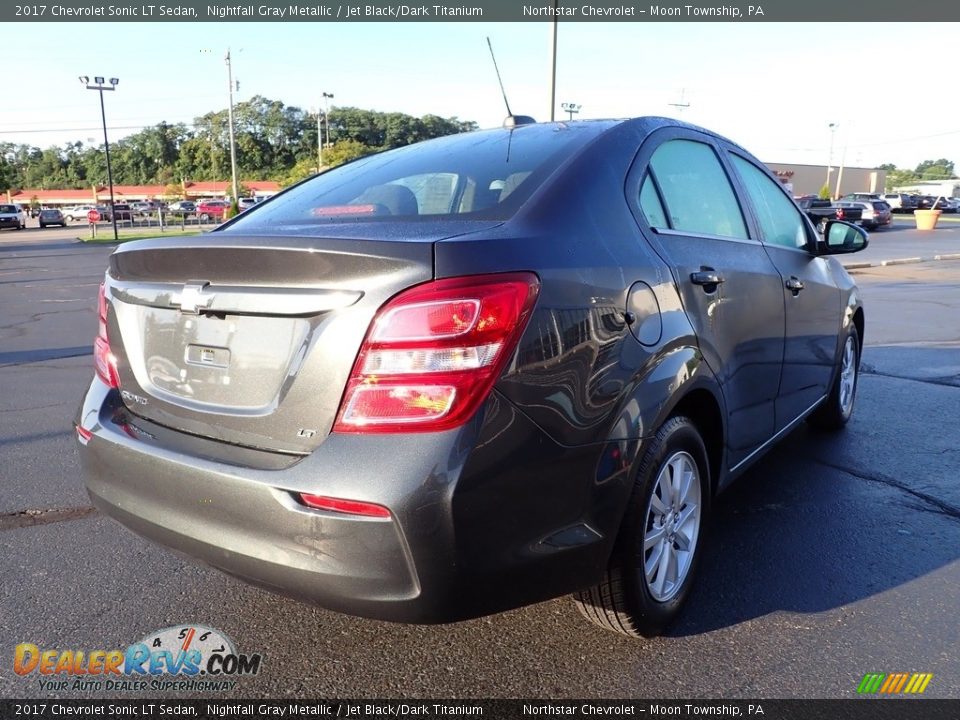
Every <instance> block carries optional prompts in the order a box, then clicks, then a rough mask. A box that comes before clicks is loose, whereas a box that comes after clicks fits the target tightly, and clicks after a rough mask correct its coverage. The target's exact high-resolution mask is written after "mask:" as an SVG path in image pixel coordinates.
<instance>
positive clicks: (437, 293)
mask: <svg viewBox="0 0 960 720" xmlns="http://www.w3.org/2000/svg"><path fill="white" fill-rule="evenodd" d="M539 291H540V281H539V280H538V279H537V276H536V275H534V274H533V273H511V274H504V275H476V276H469V277H459V278H448V279H444V280H436V281H434V282H430V283H426V284H424V285H418V286H417V287H413V288H410V289H409V290H405V291H404V292H402V293H400V294H399V295H397V296H396V297H395V298H393V299H392V300H390V301H389V302H388V303H387V304H386V305H384V306H383V307H382V308H381V309H380V311H379V312H378V313H377V316H376V317H375V318H374V320H373V323H372V324H371V325H370V329H369V330H368V331H367V336H366V338H365V339H364V341H363V345H362V346H361V348H360V353H359V354H358V356H357V360H356V362H355V363H354V365H353V371H352V372H351V373H350V379H349V381H348V382H347V388H346V391H345V393H344V397H343V401H342V402H341V403H340V411H339V413H338V414H337V420H336V422H335V423H334V426H333V430H334V432H351V433H391V432H426V431H438V430H447V429H449V428H453V427H456V426H458V425H461V424H463V423H464V422H466V421H467V420H468V419H469V418H470V417H471V416H472V415H473V413H474V412H475V411H476V410H477V408H478V407H479V406H480V405H481V403H483V401H484V400H485V399H486V398H487V396H488V395H489V393H490V389H491V388H492V387H493V384H494V382H495V381H496V379H497V377H498V376H499V375H500V373H501V371H502V370H503V367H504V365H505V364H506V362H507V361H508V360H509V358H510V356H511V355H512V354H513V351H514V350H515V348H516V345H517V342H518V341H519V339H520V335H521V334H522V332H523V329H524V327H525V326H526V324H527V320H528V319H529V317H530V312H531V311H532V309H533V305H534V303H535V302H536V299H537V294H538V293H539Z"/></svg>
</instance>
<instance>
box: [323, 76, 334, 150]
mask: <svg viewBox="0 0 960 720" xmlns="http://www.w3.org/2000/svg"><path fill="white" fill-rule="evenodd" d="M332 99H333V93H328V92H325V93H323V124H324V127H325V130H326V136H327V139H326V144H327V147H330V101H331V100H332ZM321 159H322V158H321Z"/></svg>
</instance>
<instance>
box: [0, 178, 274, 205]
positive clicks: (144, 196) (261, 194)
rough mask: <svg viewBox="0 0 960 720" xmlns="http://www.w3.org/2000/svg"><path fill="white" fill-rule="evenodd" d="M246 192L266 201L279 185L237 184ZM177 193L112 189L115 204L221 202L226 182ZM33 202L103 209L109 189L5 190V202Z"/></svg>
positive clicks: (188, 186) (190, 185) (158, 188)
mask: <svg viewBox="0 0 960 720" xmlns="http://www.w3.org/2000/svg"><path fill="white" fill-rule="evenodd" d="M240 184H241V185H242V187H243V188H246V189H247V190H249V191H250V193H251V194H252V195H253V197H258V198H266V197H270V196H271V195H275V194H276V193H278V192H280V185H279V184H278V183H275V182H273V181H271V180H250V181H247V180H245V181H243V182H241V183H240ZM178 187H179V191H178V192H177V193H176V194H175V195H171V194H169V193H168V192H167V191H168V189H169V186H168V185H114V186H113V198H114V201H115V202H118V203H131V202H139V201H141V200H198V199H200V198H223V197H226V195H227V194H228V193H229V192H230V182H190V181H188V180H185V181H183V182H181V183H179V186H178ZM34 201H36V202H37V203H39V204H40V205H41V206H43V207H66V206H69V205H86V204H88V203H89V204H92V205H104V204H106V203H109V202H110V188H109V187H107V186H106V185H98V186H95V187H91V188H88V189H84V190H43V189H39V188H22V189H19V190H8V191H7V192H6V202H11V203H18V204H19V205H22V206H23V207H27V206H29V205H31V204H32V203H33V202H34Z"/></svg>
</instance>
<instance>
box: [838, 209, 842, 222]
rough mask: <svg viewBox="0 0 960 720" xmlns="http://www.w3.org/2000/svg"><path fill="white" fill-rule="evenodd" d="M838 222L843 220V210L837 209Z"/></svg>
mask: <svg viewBox="0 0 960 720" xmlns="http://www.w3.org/2000/svg"><path fill="white" fill-rule="evenodd" d="M837 220H843V208H837Z"/></svg>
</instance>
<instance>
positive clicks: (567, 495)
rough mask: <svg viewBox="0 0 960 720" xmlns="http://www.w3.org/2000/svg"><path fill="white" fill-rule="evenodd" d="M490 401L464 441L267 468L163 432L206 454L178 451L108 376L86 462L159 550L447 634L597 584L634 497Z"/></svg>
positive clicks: (576, 453)
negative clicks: (384, 512) (384, 515)
mask: <svg viewBox="0 0 960 720" xmlns="http://www.w3.org/2000/svg"><path fill="white" fill-rule="evenodd" d="M490 404H491V405H492V406H493V409H492V410H489V409H488V412H487V413H486V416H485V418H484V419H483V420H480V419H475V420H474V421H471V423H468V424H467V425H466V426H464V427H463V428H461V429H459V430H455V431H450V432H447V433H436V434H423V435H412V436H411V435H393V436H390V435H383V436H354V435H332V436H330V437H329V438H328V439H327V440H326V441H325V442H324V443H323V444H322V445H321V446H320V447H319V448H318V449H317V450H316V451H314V452H313V453H312V454H311V455H309V456H307V457H304V458H303V459H302V460H300V461H299V462H295V461H290V462H287V463H286V464H288V465H289V466H288V467H285V468H282V469H257V468H256V467H252V465H256V464H257V463H256V462H253V463H251V462H248V461H249V457H247V458H246V459H245V465H244V466H241V465H235V464H230V463H227V462H223V459H222V458H221V459H219V460H214V459H209V457H210V455H207V456H206V457H204V455H205V453H204V452H203V451H202V449H200V450H199V451H198V447H199V446H202V445H204V444H207V445H209V446H211V447H212V446H214V445H217V446H220V447H221V448H222V447H223V446H222V445H221V444H219V443H213V442H211V441H206V440H201V439H197V438H187V436H181V434H180V433H175V432H174V431H169V430H165V431H164V432H166V433H168V434H173V435H178V436H181V437H184V438H185V439H188V440H189V442H190V443H193V446H192V447H190V449H189V451H185V450H184V447H185V446H181V447H174V446H171V444H170V443H169V442H167V438H164V437H163V436H162V433H151V432H150V431H151V430H155V429H156V428H152V427H150V426H149V425H146V424H145V423H143V422H142V421H139V420H137V419H136V418H131V417H130V416H128V415H127V414H126V411H125V410H124V409H123V407H122V405H121V404H120V403H119V397H118V395H117V393H116V391H109V390H107V388H106V387H105V386H104V385H103V384H102V383H100V382H99V381H97V380H94V381H93V383H92V384H91V387H90V390H89V391H88V393H87V397H86V399H85V401H84V405H83V407H82V408H81V411H80V415H79V417H78V423H79V424H80V425H82V427H84V428H85V429H86V430H88V431H90V432H91V433H92V436H91V437H90V439H89V440H87V441H86V442H84V441H82V440H81V445H80V456H81V460H82V465H83V469H84V474H85V480H86V486H87V490H88V492H89V494H90V497H91V499H92V501H93V503H94V504H95V505H96V507H97V508H98V509H99V510H100V511H102V512H103V513H104V514H106V515H109V516H111V517H113V518H115V519H116V520H118V521H120V522H121V523H122V524H123V525H125V526H127V527H128V528H130V529H131V530H133V531H134V532H136V533H138V534H140V535H142V536H144V537H146V538H148V539H150V540H153V541H155V542H158V543H160V544H162V545H165V546H167V547H169V548H171V549H173V550H175V551H177V552H179V553H182V554H185V555H187V556H190V557H193V558H197V559H199V560H201V561H203V562H205V563H207V564H209V565H212V566H214V567H216V568H219V569H221V570H223V571H225V572H227V573H229V574H231V575H235V576H239V577H241V578H243V579H245V580H247V581H250V582H252V583H254V584H257V585H261V586H263V587H266V588H268V589H273V590H276V591H278V592H281V593H283V594H286V595H290V596H294V597H297V598H300V599H303V600H306V601H309V602H312V603H316V604H318V605H321V606H323V607H327V608H330V609H332V610H337V611H340V612H344V613H348V614H352V615H360V616H365V617H373V618H378V619H384V620H394V621H401V622H420V623H432V622H448V621H454V620H460V619H465V618H469V617H476V616H479V615H483V614H489V613H491V612H497V611H500V610H504V609H508V608H511V607H517V606H520V605H524V604H528V603H531V602H536V601H539V600H544V599H548V598H550V597H556V596H558V595H561V594H564V593H567V592H571V591H573V590H576V589H580V588H582V587H585V586H587V585H590V584H592V583H594V582H595V581H596V580H597V579H598V578H599V575H600V573H601V572H602V571H603V569H604V568H605V566H606V560H607V558H608V556H609V552H610V549H611V543H612V537H613V535H614V534H615V532H611V531H615V528H616V527H618V526H619V522H620V514H619V513H620V511H618V510H617V509H616V508H618V507H621V506H622V502H621V501H622V500H623V499H625V492H627V491H628V486H627V483H626V482H625V477H626V473H625V472H620V473H619V475H622V476H623V477H620V478H619V480H620V481H619V482H617V481H616V480H617V479H618V478H613V479H614V480H615V481H614V482H609V481H608V482H604V483H602V484H599V485H598V483H597V478H596V477H595V475H596V472H597V467H598V465H597V457H596V456H597V453H598V452H599V449H598V448H597V447H592V448H581V449H578V450H571V449H565V448H561V447H559V446H556V445H554V444H553V443H552V442H551V441H549V440H548V439H547V438H546V437H545V436H544V435H543V434H542V433H541V432H540V431H539V430H538V429H537V428H536V427H535V426H533V424H532V423H530V421H529V420H527V419H526V418H525V417H524V416H522V415H520V414H519V413H517V412H516V411H515V410H513V409H512V406H510V405H509V404H508V403H505V402H503V401H500V400H498V399H496V398H494V399H492V400H491V403H490ZM505 424H506V425H509V426H510V427H509V429H508V431H507V432H504V425H505ZM135 426H136V427H135ZM137 428H139V429H137ZM487 435H489V436H490V437H496V436H500V437H502V438H504V440H502V441H501V442H499V443H498V442H497V441H493V442H488V441H486V440H485V437H486V436H487ZM478 448H480V449H478ZM252 452H253V453H256V451H252ZM249 454H250V452H248V455H249ZM261 455H264V456H266V455H269V454H268V453H261ZM531 463H533V464H535V465H536V466H537V467H542V468H543V471H544V475H543V476H542V477H537V476H533V477H530V476H529V475H528V474H527V473H529V472H530V469H531V468H530V465H531ZM601 464H602V463H601ZM563 473H565V474H563ZM608 480H609V478H608ZM297 492H313V493H318V494H323V495H328V496H331V497H339V498H346V499H351V500H361V501H365V502H374V503H377V504H380V505H384V506H386V507H387V508H389V509H390V511H391V517H390V518H389V519H372V518H363V517H358V516H351V515H344V514H341V513H335V512H326V511H320V510H314V509H311V508H307V507H305V506H303V505H301V504H300V503H299V502H298V501H297V499H296V496H295V493H297Z"/></svg>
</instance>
